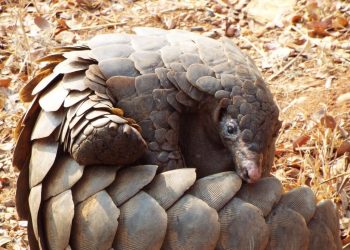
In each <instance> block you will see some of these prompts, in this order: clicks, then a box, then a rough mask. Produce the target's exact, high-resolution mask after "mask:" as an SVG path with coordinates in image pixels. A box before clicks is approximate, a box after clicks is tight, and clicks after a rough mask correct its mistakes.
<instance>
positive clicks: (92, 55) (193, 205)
mask: <svg viewBox="0 0 350 250" xmlns="http://www.w3.org/2000/svg"><path fill="white" fill-rule="evenodd" d="M135 32H136V34H103V35H98V36H96V37H94V38H92V39H91V40H90V41H88V42H87V43H86V44H83V45H76V46H67V47H62V48H60V49H59V50H58V53H56V54H52V55H49V56H46V57H44V58H42V59H40V60H39V61H40V62H46V65H45V66H44V67H43V68H41V69H40V70H39V72H38V74H37V75H36V76H35V77H34V78H33V79H32V80H31V81H30V82H29V83H28V84H27V85H26V86H24V87H23V89H22V90H21V92H20V97H21V98H22V100H23V101H31V105H30V106H29V108H28V111H27V112H26V114H25V115H24V116H23V117H22V119H21V121H20V123H19V125H18V127H17V134H18V142H17V145H16V148H15V151H14V158H13V165H14V166H16V167H17V168H18V169H19V170H20V171H21V172H20V176H19V179H18V183H17V194H16V202H17V210H18V213H19V215H20V217H22V218H24V219H28V220H29V225H28V235H29V242H30V245H31V248H32V249H38V248H39V249H70V248H72V249H111V248H112V247H113V248H114V249H160V248H162V249H180V248H181V249H214V248H217V249H308V248H310V249H319V248H315V247H318V245H317V244H316V243H315V242H316V241H317V239H318V237H319V236H320V234H321V233H324V234H326V235H327V237H328V238H327V239H326V240H325V242H327V243H328V245H327V246H332V247H334V249H339V247H340V246H341V243H340V241H339V232H338V231H339V228H338V222H337V214H336V211H335V209H334V206H333V204H332V203H329V201H324V202H323V203H320V204H319V205H317V206H316V199H315V196H314V194H313V193H312V191H311V190H310V189H309V188H307V187H301V188H298V189H295V190H293V191H291V192H288V193H286V194H282V192H283V191H282V186H281V183H280V182H279V181H278V180H277V179H276V178H274V177H268V176H269V174H270V169H271V165H272V160H273V157H274V144H275V139H276V137H277V134H278V130H279V128H280V121H279V120H278V108H277V105H276V104H275V102H274V100H273V96H272V94H271V92H270V90H269V89H268V87H267V86H266V84H265V83H264V81H263V79H262V77H261V75H260V73H259V71H258V69H257V68H256V66H255V65H254V63H253V61H252V60H251V59H250V58H249V56H247V55H245V54H243V53H242V52H241V51H240V50H239V49H238V48H237V47H236V46H235V45H234V44H233V43H232V41H230V40H229V39H227V38H222V39H220V40H214V39H211V38H207V37H203V36H200V35H197V34H194V33H191V32H187V31H181V30H171V31H165V30H162V29H156V28H135ZM261 177H265V178H262V179H261ZM242 180H243V181H244V183H245V184H243V186H241V185H242ZM318 211H319V212H318ZM317 213H318V214H320V215H319V216H316V215H315V214H317ZM325 213H326V214H328V215H327V216H328V217H327V216H324V214H325ZM325 217H327V218H326V219H325ZM308 224H309V226H308ZM319 225H322V227H321V226H319ZM319 228H322V230H323V231H320V230H319ZM309 232H311V233H309ZM323 245H324V246H326V244H323ZM327 249H331V248H327Z"/></svg>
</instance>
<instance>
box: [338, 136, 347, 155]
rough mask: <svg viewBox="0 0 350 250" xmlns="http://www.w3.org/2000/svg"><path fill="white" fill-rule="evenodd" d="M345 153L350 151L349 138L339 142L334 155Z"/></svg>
mask: <svg viewBox="0 0 350 250" xmlns="http://www.w3.org/2000/svg"><path fill="white" fill-rule="evenodd" d="M345 153H350V141H349V140H346V141H343V142H342V144H340V146H339V148H337V152H336V155H337V156H341V155H343V154H345Z"/></svg>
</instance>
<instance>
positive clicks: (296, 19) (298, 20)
mask: <svg viewBox="0 0 350 250" xmlns="http://www.w3.org/2000/svg"><path fill="white" fill-rule="evenodd" d="M302 20H303V16H301V15H295V16H293V17H292V23H293V24H296V23H301V22H302Z"/></svg>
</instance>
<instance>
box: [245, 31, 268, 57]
mask: <svg viewBox="0 0 350 250" xmlns="http://www.w3.org/2000/svg"><path fill="white" fill-rule="evenodd" d="M239 38H240V39H242V40H243V41H245V42H246V43H248V44H249V45H250V46H252V47H253V48H254V49H255V50H256V51H257V52H258V53H259V54H260V56H261V57H262V58H264V59H265V58H266V55H265V53H264V52H263V51H262V50H261V49H259V48H258V47H256V46H255V45H254V43H252V42H251V41H249V40H248V39H247V38H245V37H244V36H239Z"/></svg>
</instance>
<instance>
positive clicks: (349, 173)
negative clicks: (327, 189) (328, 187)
mask: <svg viewBox="0 0 350 250" xmlns="http://www.w3.org/2000/svg"><path fill="white" fill-rule="evenodd" d="M346 175H350V172H345V173H342V174H338V175H336V176H333V177H331V178H329V179H327V180H324V181H322V182H320V185H322V184H324V183H326V182H329V181H332V180H334V179H337V178H339V177H343V176H346Z"/></svg>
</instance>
